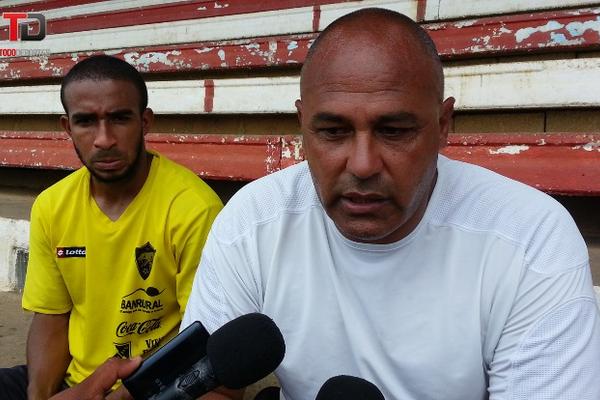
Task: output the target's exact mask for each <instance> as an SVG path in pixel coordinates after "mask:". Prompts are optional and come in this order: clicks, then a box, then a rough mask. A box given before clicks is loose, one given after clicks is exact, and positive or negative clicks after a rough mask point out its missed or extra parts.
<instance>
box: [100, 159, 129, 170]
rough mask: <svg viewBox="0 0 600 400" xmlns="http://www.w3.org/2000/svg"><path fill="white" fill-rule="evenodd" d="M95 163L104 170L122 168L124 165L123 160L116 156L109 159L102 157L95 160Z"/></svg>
mask: <svg viewBox="0 0 600 400" xmlns="http://www.w3.org/2000/svg"><path fill="white" fill-rule="evenodd" d="M94 165H95V166H96V168H97V169H100V170H103V171H112V170H116V169H120V168H121V166H122V161H121V160H120V159H116V158H108V159H100V160H95V161H94Z"/></svg>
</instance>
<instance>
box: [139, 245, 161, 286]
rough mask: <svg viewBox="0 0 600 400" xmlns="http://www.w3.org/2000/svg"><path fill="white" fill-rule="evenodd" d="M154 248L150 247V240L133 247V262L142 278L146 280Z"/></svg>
mask: <svg viewBox="0 0 600 400" xmlns="http://www.w3.org/2000/svg"><path fill="white" fill-rule="evenodd" d="M155 254H156V249H155V248H154V247H152V245H151V244H150V242H146V244H144V245H143V246H140V247H136V248H135V264H136V265H137V268H138V272H139V273H140V276H141V277H142V279H144V280H146V278H148V277H149V276H150V271H151V270H152V262H153V261H154V255H155Z"/></svg>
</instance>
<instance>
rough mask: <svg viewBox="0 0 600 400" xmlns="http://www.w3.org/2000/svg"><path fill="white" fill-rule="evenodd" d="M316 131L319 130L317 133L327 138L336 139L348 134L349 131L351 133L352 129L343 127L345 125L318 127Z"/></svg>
mask: <svg viewBox="0 0 600 400" xmlns="http://www.w3.org/2000/svg"><path fill="white" fill-rule="evenodd" d="M316 132H317V134H319V135H320V136H323V137H325V138H328V139H336V138H340V137H343V136H346V135H347V134H348V133H350V130H349V129H348V128H343V127H330V128H317V129H316Z"/></svg>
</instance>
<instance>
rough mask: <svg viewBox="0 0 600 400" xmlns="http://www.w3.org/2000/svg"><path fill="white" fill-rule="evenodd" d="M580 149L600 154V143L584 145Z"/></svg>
mask: <svg viewBox="0 0 600 400" xmlns="http://www.w3.org/2000/svg"><path fill="white" fill-rule="evenodd" d="M578 147H580V148H582V149H583V150H585V151H594V150H596V151H598V152H600V142H589V143H586V144H584V145H583V146H578Z"/></svg>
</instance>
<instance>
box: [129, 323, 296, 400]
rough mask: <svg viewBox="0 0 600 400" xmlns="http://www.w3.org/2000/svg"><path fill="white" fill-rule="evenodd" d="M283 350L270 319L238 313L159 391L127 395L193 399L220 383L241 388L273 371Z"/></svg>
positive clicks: (137, 399) (165, 399)
mask: <svg viewBox="0 0 600 400" xmlns="http://www.w3.org/2000/svg"><path fill="white" fill-rule="evenodd" d="M182 333H183V332H182ZM284 353H285V343H284V341H283V335H282V334H281V332H280V331H279V328H277V325H275V322H273V320H271V319H270V318H269V317H267V316H266V315H264V314H258V313H252V314H246V315H242V316H241V317H238V318H236V319H234V320H232V321H229V322H228V323H226V324H225V325H223V326H222V327H221V328H219V329H217V330H216V331H215V332H214V333H213V334H212V335H211V336H210V337H209V338H208V341H207V344H206V357H204V358H202V359H201V360H199V361H197V362H196V363H195V364H193V365H192V366H191V367H190V368H188V369H187V370H186V371H185V372H184V373H182V374H179V375H178V376H177V378H176V379H175V380H174V381H172V382H170V383H169V384H168V385H166V386H164V385H161V388H160V391H159V392H157V393H153V394H152V395H151V396H149V397H145V396H142V397H138V396H137V395H136V394H134V393H131V391H130V394H131V395H132V396H133V398H134V399H135V400H142V399H144V400H146V399H149V400H193V399H196V398H198V397H200V396H202V395H203V394H206V393H208V392H210V391H211V390H213V389H215V388H217V387H219V386H221V385H223V386H225V387H227V388H229V389H241V388H243V387H246V386H248V385H250V384H252V383H254V382H256V381H258V380H260V379H262V378H264V377H265V376H267V375H268V374H270V373H271V372H273V371H274V370H275V368H277V367H278V366H279V364H280V363H281V361H282V360H283V356H284ZM145 362H146V361H145ZM148 378H149V379H150V380H153V379H156V378H158V377H156V376H154V377H148ZM123 383H124V385H125V387H126V388H127V389H128V390H129V386H128V383H127V382H126V381H124V382H123Z"/></svg>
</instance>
